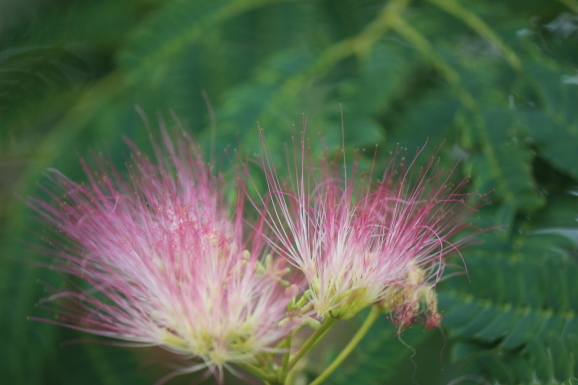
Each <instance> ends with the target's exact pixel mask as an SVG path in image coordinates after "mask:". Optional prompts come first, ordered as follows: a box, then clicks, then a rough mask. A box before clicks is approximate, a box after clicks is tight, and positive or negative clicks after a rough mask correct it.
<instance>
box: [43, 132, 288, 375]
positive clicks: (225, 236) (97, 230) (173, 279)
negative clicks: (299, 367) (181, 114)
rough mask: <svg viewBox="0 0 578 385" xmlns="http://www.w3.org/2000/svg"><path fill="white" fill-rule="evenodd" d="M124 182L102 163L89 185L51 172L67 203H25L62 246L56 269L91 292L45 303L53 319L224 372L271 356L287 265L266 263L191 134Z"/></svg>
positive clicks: (167, 145) (137, 165) (138, 158)
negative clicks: (54, 308)
mask: <svg viewBox="0 0 578 385" xmlns="http://www.w3.org/2000/svg"><path fill="white" fill-rule="evenodd" d="M134 157H135V159H134V164H133V165H132V166H131V167H130V173H131V177H130V182H124V181H123V180H122V179H121V178H120V177H119V176H118V173H117V172H116V171H114V170H112V171H109V172H106V171H105V170H104V167H101V169H100V170H99V171H100V172H99V175H97V173H95V172H92V171H90V170H89V169H88V168H87V166H86V165H85V168H87V170H86V171H87V174H88V176H89V178H90V183H89V184H88V186H84V185H79V184H76V183H74V182H72V181H70V180H68V179H67V178H66V177H64V176H63V175H61V174H58V173H56V178H55V179H56V181H57V183H58V184H59V185H61V186H62V187H63V189H64V191H65V195H64V197H57V196H53V198H54V201H55V202H56V203H55V204H48V203H43V202H41V201H33V203H32V204H33V205H34V206H35V207H36V208H37V209H38V210H39V211H40V212H41V213H42V215H43V216H44V218H45V219H46V220H47V221H48V222H51V223H52V224H53V225H54V226H55V227H56V228H57V231H58V232H59V233H60V234H62V235H64V237H65V238H67V239H68V242H67V243H65V244H62V245H61V246H62V247H60V248H59V258H58V261H59V262H60V263H58V264H57V265H56V268H57V269H59V270H61V271H63V272H65V273H69V274H72V275H75V276H78V277H81V278H82V279H84V280H85V281H86V282H88V283H89V284H90V285H91V288H90V289H88V290H71V291H66V292H62V293H58V294H55V295H54V296H53V297H51V298H50V299H52V300H58V301H59V302H60V303H61V305H62V306H61V308H60V309H61V310H60V321H59V323H60V324H63V325H66V326H69V327H72V328H76V329H80V330H83V331H87V332H91V333H94V334H97V335H101V336H106V337H113V338H118V339H122V340H127V341H131V342H134V343H137V344H142V345H156V346H161V347H163V348H165V349H167V350H170V351H172V352H174V353H177V354H179V355H182V356H183V357H190V358H193V357H196V358H201V359H202V360H203V362H201V363H198V364H196V365H193V366H191V367H188V368H186V369H184V370H183V371H184V372H186V371H194V370H198V369H200V368H203V367H208V368H209V369H211V370H213V371H216V372H217V375H220V373H219V372H220V371H221V370H222V368H223V366H224V365H226V364H227V363H253V362H254V361H255V358H256V357H257V356H258V355H259V354H261V353H264V352H270V351H272V350H274V347H275V345H276V343H277V342H278V341H279V340H281V339H282V338H284V337H285V336H286V334H287V333H288V331H289V328H290V326H291V325H290V324H286V326H285V327H279V326H278V323H279V322H280V321H281V320H282V319H283V318H284V317H285V311H286V307H287V304H288V301H289V300H290V299H291V298H289V297H287V296H286V295H285V290H286V285H287V283H286V282H285V281H284V276H285V275H286V274H287V269H286V268H285V267H284V266H283V261H282V260H279V259H277V260H276V261H272V260H271V258H263V257H265V255H264V253H265V252H266V248H265V247H264V246H265V245H264V243H263V239H264V236H263V233H262V232H261V229H260V228H259V223H256V224H254V228H253V231H252V234H251V237H247V236H246V235H245V234H244V232H246V231H245V230H244V227H245V226H244V223H243V221H244V219H243V206H244V204H243V202H242V198H239V201H238V202H236V205H235V207H236V209H235V211H234V213H233V215H232V217H233V218H232V219H231V218H230V217H231V215H230V214H231V213H230V211H231V208H230V206H231V205H230V204H229V203H228V202H226V201H225V199H224V198H223V197H222V191H223V186H222V182H221V180H219V179H218V178H214V177H213V176H211V172H210V169H209V168H208V167H207V165H206V164H205V163H203V161H202V159H201V157H200V155H199V151H198V149H196V148H195V146H194V144H193V143H192V142H191V141H190V139H188V138H186V137H184V138H181V140H180V141H179V144H178V145H174V144H173V143H172V141H171V140H170V139H169V138H168V136H167V134H166V133H165V134H164V146H163V147H162V148H158V147H157V148H156V158H157V159H156V160H157V162H158V164H153V163H152V162H151V161H149V160H148V159H147V158H145V157H144V156H142V155H140V153H139V152H138V149H135V155H134Z"/></svg>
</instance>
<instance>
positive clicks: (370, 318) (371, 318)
mask: <svg viewBox="0 0 578 385" xmlns="http://www.w3.org/2000/svg"><path fill="white" fill-rule="evenodd" d="M380 314H381V310H379V308H378V307H377V306H373V307H372V308H371V311H370V312H369V314H368V315H367V318H366V319H365V321H364V322H363V325H361V328H359V330H358V331H357V333H355V335H354V336H353V338H351V341H349V343H348V344H347V346H345V348H343V350H342V351H341V353H339V355H338V356H337V358H335V360H334V361H333V362H332V363H331V365H329V366H328V367H327V368H325V370H324V371H323V372H322V373H321V374H320V375H319V376H318V377H317V378H316V379H315V380H314V381H313V382H312V383H310V384H309V385H319V384H321V383H322V382H323V381H325V380H326V379H327V377H329V376H330V375H331V373H333V372H334V371H335V369H337V367H338V366H339V365H341V363H342V362H343V360H345V359H346V358H347V356H349V354H350V353H351V352H352V351H353V349H355V347H356V346H357V344H359V342H360V341H361V340H362V339H363V337H364V336H365V335H366V334H367V332H368V331H369V329H370V328H371V325H373V323H374V322H375V320H377V318H378V317H379V315H380Z"/></svg>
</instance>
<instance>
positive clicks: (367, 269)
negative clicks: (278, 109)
mask: <svg viewBox="0 0 578 385" xmlns="http://www.w3.org/2000/svg"><path fill="white" fill-rule="evenodd" d="M261 134H262V132H261ZM262 135H263V134H262ZM303 137H304V134H302V139H301V144H300V147H297V146H295V148H297V149H298V150H300V154H297V155H294V157H295V158H296V160H295V166H294V167H291V166H290V168H293V169H292V170H290V172H289V174H290V175H292V177H291V179H290V181H289V182H286V181H282V180H280V179H279V177H278V176H277V172H276V170H275V167H274V166H273V164H272V159H271V154H270V152H269V150H268V149H267V146H266V144H265V139H264V136H263V137H262V143H263V153H264V155H263V160H262V167H263V169H264V172H265V177H266V180H267V183H268V186H269V196H268V197H267V198H266V199H265V198H263V199H262V200H263V202H264V203H265V200H266V201H267V202H266V205H265V206H267V207H268V210H267V211H266V214H265V215H266V218H265V222H266V223H267V226H268V227H269V228H270V229H271V232H272V233H273V234H274V236H273V237H271V239H270V242H271V247H272V248H273V249H274V251H276V252H277V253H279V254H280V255H282V256H284V257H285V258H286V259H287V260H288V261H289V262H290V263H291V264H292V265H294V266H295V267H297V268H298V269H299V270H300V271H301V272H303V274H304V276H305V278H306V280H307V282H308V285H309V290H308V291H307V292H306V293H305V296H304V298H305V299H308V300H309V303H310V304H311V305H312V307H313V309H314V310H315V311H316V312H317V315H318V316H319V317H320V318H327V317H331V318H335V319H348V318H351V317H353V316H354V315H355V314H356V313H357V312H359V311H360V310H361V309H363V308H365V307H368V306H371V305H379V306H381V307H382V308H383V310H384V311H385V312H389V313H391V318H392V320H393V321H394V322H395V323H397V324H398V327H399V329H400V330H401V329H403V328H404V327H405V326H407V325H408V324H411V323H414V322H416V321H417V320H418V319H419V318H420V316H422V315H423V316H425V323H426V326H435V325H437V324H438V323H439V321H440V319H441V317H440V315H439V313H438V311H437V301H436V296H435V293H434V292H433V288H434V287H435V285H436V283H437V282H438V281H439V280H440V279H441V277H442V273H443V270H444V267H445V265H446V260H447V258H448V257H449V256H450V255H451V254H454V253H459V249H460V247H462V246H463V245H464V244H465V243H466V242H467V241H468V240H469V239H471V237H472V236H473V234H474V233H475V232H476V231H477V230H475V229H474V230H473V231H470V232H469V234H470V235H465V236H463V237H462V238H457V239H454V236H455V235H456V234H457V233H458V232H460V231H461V230H464V229H466V228H471V227H472V225H471V224H470V223H469V222H468V220H469V217H470V216H471V215H472V213H473V212H475V211H476V207H478V206H479V204H480V199H481V198H482V196H480V195H479V194H468V193H464V192H462V190H463V189H464V185H465V184H466V182H467V180H465V179H464V180H463V181H462V182H461V183H459V184H457V185H456V186H454V185H452V184H451V183H450V182H449V179H450V176H451V174H452V172H453V171H454V170H450V171H449V172H441V171H439V169H438V163H437V162H436V160H435V157H436V155H437V151H436V152H434V154H433V155H432V157H431V158H430V160H429V162H428V163H427V165H426V166H425V167H424V168H421V169H420V168H418V167H417V166H416V165H415V163H416V159H417V158H418V156H419V155H420V153H421V152H422V151H423V149H422V150H420V151H418V154H417V155H416V158H415V159H414V160H413V161H410V162H409V164H407V159H406V157H405V156H403V153H402V152H401V151H399V152H398V153H397V154H395V155H394V156H393V157H392V159H391V161H390V162H389V165H388V167H387V169H386V171H385V172H384V174H383V175H382V176H381V178H380V181H378V182H373V181H372V180H371V179H372V175H369V176H368V177H360V176H359V175H356V174H357V172H356V167H357V166H356V165H354V167H353V170H352V171H350V174H349V175H347V174H346V173H345V172H344V171H343V163H342V161H341V159H342V158H341V157H340V156H338V157H335V158H334V159H330V157H329V155H328V154H327V152H326V153H325V154H324V156H323V157H321V159H320V160H319V162H315V164H313V163H314V162H313V161H312V159H311V155H310V153H309V151H308V150H307V149H306V148H305V141H304V139H303ZM302 302H303V301H302Z"/></svg>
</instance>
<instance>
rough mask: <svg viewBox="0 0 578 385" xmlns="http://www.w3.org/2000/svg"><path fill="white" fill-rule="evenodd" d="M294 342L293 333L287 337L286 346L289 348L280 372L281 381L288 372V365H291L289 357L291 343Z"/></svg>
mask: <svg viewBox="0 0 578 385" xmlns="http://www.w3.org/2000/svg"><path fill="white" fill-rule="evenodd" d="M292 342H293V334H290V335H289V337H287V338H286V339H285V348H287V353H285V354H284V355H283V364H282V365H281V371H280V372H279V381H281V382H282V380H283V379H284V377H285V373H287V367H288V365H289V358H291V343H292Z"/></svg>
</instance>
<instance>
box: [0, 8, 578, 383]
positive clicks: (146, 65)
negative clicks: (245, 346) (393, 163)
mask: <svg viewBox="0 0 578 385" xmlns="http://www.w3.org/2000/svg"><path fill="white" fill-rule="evenodd" d="M577 66H578V1H576V0H559V1H554V0H552V1H543V0H525V1H522V0H511V1H491V0H483V1H482V0H475V1H474V0H413V1H410V0H390V1H386V2H384V1H376V0H332V1H330V0H315V1H314V0H310V1H307V0H301V1H299V0H239V1H234V0H162V1H161V0H133V1H116V0H93V1H86V2H83V1H72V0H51V1H45V0H27V1H3V2H0V198H2V199H1V203H0V225H1V226H2V227H1V231H0V309H1V313H0V314H1V315H0V336H1V338H0V373H1V376H2V377H1V378H2V381H5V382H4V383H7V384H26V385H36V384H88V385H90V384H95V385H96V384H107V385H115V384H122V385H133V384H151V383H154V381H155V380H156V379H158V378H160V377H161V376H162V375H163V373H166V372H167V369H166V368H164V367H163V366H162V365H159V364H156V363H155V362H156V361H157V360H156V358H155V357H157V355H158V352H155V351H154V350H150V349H127V348H121V347H115V346H106V345H100V344H92V343H81V344H65V346H63V345H62V344H63V343H67V342H74V341H76V340H78V339H82V338H86V335H83V334H81V333H77V332H74V331H71V330H66V329H64V328H60V327H57V326H53V325H50V324H46V323H40V322H30V321H27V320H26V317H27V316H40V317H48V318H50V317H52V314H51V313H50V312H46V311H44V310H42V309H37V308H35V307H34V305H35V304H36V303H37V302H38V301H39V299H41V298H43V297H46V296H47V293H46V292H45V291H44V286H43V285H42V284H40V283H39V281H41V282H47V283H49V284H51V285H54V286H56V287H62V286H63V280H62V278H61V277H59V276H58V275H57V274H55V273H54V272H52V271H50V270H49V269H44V268H40V267H37V266H35V264H34V261H37V260H39V256H38V255H37V254H35V253H34V252H33V251H32V250H31V249H33V248H34V247H33V245H34V244H38V243H39V238H40V235H39V234H41V233H42V230H41V229H39V225H38V224H36V222H35V221H34V220H32V219H31V217H32V216H33V213H31V212H30V211H29V210H28V209H27V208H26V205H25V204H24V202H23V199H21V198H23V197H26V196H28V195H35V196H41V195H42V192H41V191H40V190H39V188H38V187H37V183H38V182H39V181H43V180H44V179H43V176H42V173H43V172H44V171H45V170H46V169H48V168H57V169H59V170H61V171H62V172H64V173H65V174H67V175H69V176H70V177H71V178H73V179H76V180H82V179H83V178H84V176H83V174H82V172H81V170H80V167H79V163H78V158H79V157H84V156H87V154H89V153H90V152H95V153H98V152H101V151H102V152H104V153H105V154H106V156H108V157H111V158H113V159H114V161H115V162H117V163H118V164H119V165H122V164H123V162H125V161H127V160H128V159H129V156H130V155H129V153H128V151H127V147H126V145H125V144H124V142H123V139H124V138H130V139H131V140H133V141H135V142H137V143H138V144H139V145H141V146H143V148H147V144H148V141H149V139H148V132H147V128H146V125H145V123H144V122H143V118H142V116H141V115H140V114H139V113H138V112H137V108H136V106H138V109H140V110H142V111H143V112H144V115H146V116H147V117H148V120H149V121H150V123H149V124H150V125H151V126H152V128H151V131H153V132H154V130H155V127H156V126H157V125H158V124H157V123H156V122H157V121H158V118H159V117H161V118H163V119H164V120H165V121H166V122H167V124H169V125H172V124H173V122H174V119H173V116H176V117H178V120H179V121H180V122H181V124H182V125H183V127H185V129H186V130H188V131H190V132H192V133H193V135H194V137H195V138H196V139H197V140H198V141H199V142H200V143H201V145H202V146H203V148H204V149H206V154H207V157H209V158H210V159H211V161H212V162H213V163H214V164H216V165H218V167H219V168H220V169H222V170H224V171H226V170H227V169H228V167H229V166H228V160H227V159H228V157H231V158H235V157H236V155H234V154H233V150H236V151H237V152H238V153H239V154H240V156H242V157H243V156H245V155H247V154H249V155H250V154H253V153H255V152H258V150H259V142H258V136H257V129H256V126H257V122H259V123H260V125H261V126H262V127H263V128H264V129H265V132H266V135H267V138H268V141H269V146H270V147H271V149H272V150H273V153H274V154H275V156H277V157H278V159H276V160H277V161H278V162H280V163H283V162H284V155H283V154H284V151H285V150H284V149H283V148H284V147H283V146H284V144H288V146H289V147H290V146H291V140H292V139H291V137H292V135H294V134H295V133H299V132H300V128H301V124H302V119H303V115H305V116H306V117H307V119H308V123H307V125H308V130H309V132H310V137H311V143H312V146H313V148H314V150H320V149H321V148H322V147H323V145H324V144H323V143H325V145H327V146H328V147H329V148H331V149H334V148H336V147H339V146H340V145H341V113H340V103H341V104H342V105H343V116H344V123H345V146H346V152H347V154H351V153H352V152H353V151H354V150H355V149H367V151H366V155H364V157H363V158H362V159H361V160H362V166H363V165H369V164H370V163H371V161H372V159H373V154H374V147H375V145H376V144H378V145H379V150H378V152H377V155H376V163H375V164H376V167H377V168H380V167H381V168H383V167H385V164H386V160H387V157H388V155H389V151H390V150H393V149H395V148H396V146H397V145H398V144H399V145H401V146H405V147H407V148H408V149H409V152H410V153H412V152H413V151H414V149H415V148H417V147H419V146H423V145H424V143H425V142H426V140H428V142H429V144H428V149H430V150H431V149H433V148H434V146H437V145H439V144H440V143H441V142H442V141H443V140H445V144H444V145H443V147H442V150H441V152H440V156H441V158H442V162H443V163H444V164H445V165H446V167H451V166H452V165H453V164H455V163H456V161H457V160H458V159H459V158H460V157H461V156H462V155H463V154H464V153H467V155H466V156H465V157H464V158H463V159H462V161H461V162H460V164H459V167H458V170H457V173H458V174H461V175H462V176H463V175H466V174H471V176H472V183H471V186H470V187H471V189H472V190H477V191H480V192H487V191H489V190H493V192H492V193H491V200H492V201H493V203H492V204H491V205H488V206H485V207H484V208H483V209H482V210H480V212H479V218H478V219H477V220H478V222H479V225H480V226H498V225H504V227H503V230H502V231H492V232H490V233H486V234H484V236H483V237H481V239H483V242H482V243H478V244H475V245H473V246H470V247H469V248H468V249H467V250H465V251H464V253H463V258H464V260H465V262H466V265H467V270H468V272H469V274H468V276H466V275H461V276H456V277H452V278H449V279H447V280H445V281H444V282H443V283H442V284H440V285H439V287H438V288H439V291H438V292H439V301H440V309H441V310H442V312H443V315H444V321H443V334H442V332H440V331H438V330H433V331H432V330H427V331H424V330H422V329H421V328H419V327H414V328H412V329H410V330H409V331H407V332H406V333H404V334H403V335H402V337H401V338H402V340H403V342H402V341H400V340H398V339H397V338H396V337H394V336H393V334H394V333H393V330H392V328H391V327H390V326H388V323H387V320H386V319H385V318H384V319H382V320H381V322H380V323H378V324H377V325H375V326H374V327H373V328H372V331H371V333H370V334H369V335H368V336H367V338H366V339H365V340H364V341H363V342H362V345H361V346H360V348H359V349H358V350H357V352H356V353H355V354H354V356H353V357H352V358H351V359H350V360H349V361H348V362H347V363H346V364H345V365H344V366H343V367H342V368H340V369H339V370H338V371H337V372H336V373H335V374H334V375H333V376H332V377H331V379H330V380H329V381H328V383H334V384H412V383H413V381H414V380H415V381H417V382H418V383H420V384H423V385H429V384H448V383H453V384H531V383H532V384H546V383H548V384H554V383H557V384H562V383H563V384H570V383H578V381H577V380H576V379H574V377H576V376H578V374H577V373H576V372H577V371H578V367H577V366H576V364H577V361H576V360H577V359H578V316H577V314H578V278H577V277H578V265H577V256H578V227H577V223H576V219H577V218H578V197H577V195H578V187H577V186H578V126H577V122H578V120H577V117H578V93H577V90H578V88H577V85H578V74H577V72H576V70H577ZM203 94H205V95H206V96H207V97H208V99H209V100H210V103H211V105H212V107H213V109H214V113H215V122H216V134H213V133H212V131H211V129H210V127H211V115H210V113H209V111H210V109H208V108H207V104H206V101H205V98H204V97H203ZM318 133H319V134H318ZM320 138H324V141H323V140H321V139H320ZM225 150H227V153H228V154H229V155H223V154H225V152H224V151H225ZM430 150H428V151H430ZM88 157H90V155H88ZM349 158H350V159H351V156H350V157H349ZM18 197H20V199H19V198H18ZM31 245H32V246H31ZM30 261H32V263H30ZM355 322H358V321H357V320H355V319H354V320H352V321H349V323H348V324H346V323H344V325H343V326H342V329H339V330H338V331H337V332H336V337H338V335H339V331H341V333H343V334H347V333H348V330H349V329H351V328H353V327H354V326H355ZM336 339H338V338H336ZM408 346H411V348H409V347H408ZM336 349H337V348H336V347H331V346H325V347H321V349H320V351H319V352H318V355H317V357H318V358H317V359H312V361H311V362H310V365H309V369H308V373H309V375H311V376H313V375H314V373H315V371H317V370H319V368H321V367H322V366H323V364H324V362H325V361H327V360H330V359H331V357H333V356H335V352H336ZM412 349H414V350H415V352H416V353H415V356H413V357H412V354H413V353H412ZM319 357H321V358H319ZM151 362H152V364H151ZM414 363H415V365H414ZM414 372H415V373H414ZM190 380H191V378H190V376H189V377H187V378H180V379H177V380H174V381H173V382H171V383H174V384H178V383H183V384H185V383H189V382H190ZM229 380H230V382H231V383H234V382H236V380H235V379H228V381H229ZM452 381H453V382H452Z"/></svg>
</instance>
